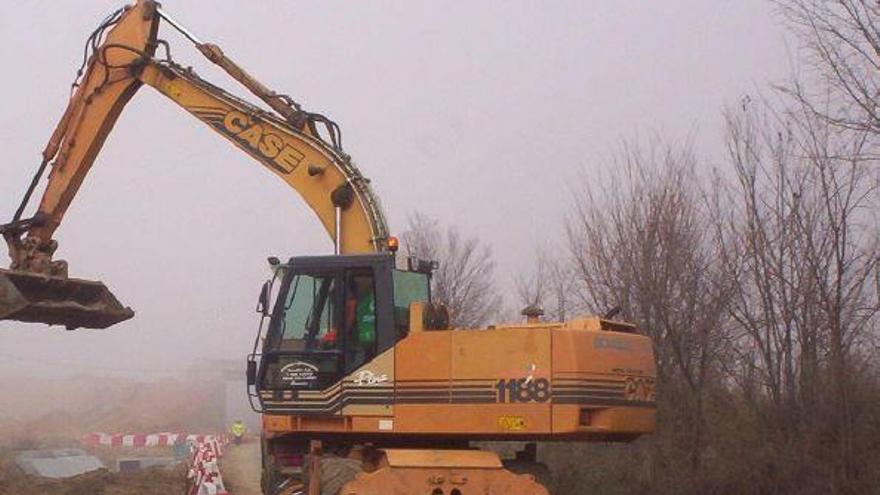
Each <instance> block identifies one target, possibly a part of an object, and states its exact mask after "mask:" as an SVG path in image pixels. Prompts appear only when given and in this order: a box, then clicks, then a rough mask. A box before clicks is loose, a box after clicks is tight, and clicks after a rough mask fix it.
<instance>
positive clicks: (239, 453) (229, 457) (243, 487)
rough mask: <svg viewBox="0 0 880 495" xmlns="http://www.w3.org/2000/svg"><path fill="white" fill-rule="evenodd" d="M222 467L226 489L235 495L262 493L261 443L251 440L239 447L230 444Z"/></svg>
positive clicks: (256, 494)
mask: <svg viewBox="0 0 880 495" xmlns="http://www.w3.org/2000/svg"><path fill="white" fill-rule="evenodd" d="M223 454H224V455H223V462H222V464H221V466H220V469H221V472H222V474H223V481H224V482H225V484H226V489H227V490H229V492H230V493H234V494H235V495H261V493H260V441H259V440H258V439H251V440H250V441H249V442H247V443H244V444H242V445H239V446H235V445H232V444H230V445H229V446H227V447H226V449H225V451H224V452H223Z"/></svg>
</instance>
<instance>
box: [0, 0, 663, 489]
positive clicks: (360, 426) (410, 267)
mask: <svg viewBox="0 0 880 495" xmlns="http://www.w3.org/2000/svg"><path fill="white" fill-rule="evenodd" d="M162 22H165V23H167V24H168V25H170V26H171V27H173V28H175V29H176V30H178V31H180V32H181V33H182V34H183V35H184V36H185V37H186V38H187V39H189V40H190V41H192V42H193V43H194V44H195V45H196V47H197V48H198V49H199V51H200V52H201V53H203V54H204V55H205V56H206V57H207V58H208V59H209V60H211V61H212V62H213V63H215V64H217V65H218V66H220V67H221V68H223V69H224V70H225V71H226V72H227V73H228V74H229V75H230V76H231V77H233V78H234V79H235V80H236V81H238V82H239V83H241V84H242V85H244V86H245V87H246V88H247V89H248V90H250V91H251V92H252V93H253V94H254V95H256V96H257V97H258V98H259V99H260V100H262V102H263V103H265V104H266V105H267V106H268V108H270V109H271V110H264V109H262V108H260V107H258V106H255V105H253V104H250V103H248V102H246V101H244V100H242V99H240V98H238V97H236V96H233V95H232V94H230V93H228V92H226V91H225V90H223V89H221V88H219V87H217V86H214V85H212V84H210V83H209V82H207V81H205V80H203V79H202V78H200V77H199V76H198V75H196V73H195V72H193V71H192V70H191V69H188V68H184V67H182V66H180V65H178V64H177V63H175V62H174V61H173V60H172V58H171V56H170V49H169V46H168V43H167V42H165V41H164V40H162V39H160V38H159V37H158V32H159V25H160V23H162ZM86 46H87V50H88V51H89V56H88V57H87V59H86V61H85V63H84V65H83V67H82V68H81V70H80V74H79V76H78V77H77V79H76V81H75V83H74V85H75V90H74V92H73V95H72V97H71V100H70V102H69V104H68V107H67V109H66V111H65V112H64V114H63V117H62V118H61V121H60V122H59V124H58V126H57V127H56V129H55V131H54V132H53V134H52V136H51V138H50V140H49V143H48V144H47V146H46V148H45V150H44V151H43V159H42V163H41V164H40V167H39V168H38V171H37V174H36V175H35V177H34V179H33V181H32V183H31V184H30V186H29V187H28V189H27V192H26V194H25V197H24V199H23V200H22V203H21V205H20V207H19V208H18V210H17V211H16V212H15V215H14V217H13V220H12V221H11V222H9V223H7V224H5V225H2V226H0V232H2V234H3V236H4V239H5V240H6V242H7V245H8V246H9V253H10V257H11V259H12V263H11V266H10V269H9V270H0V319H4V320H14V321H21V322H35V323H45V324H50V325H64V326H66V327H67V328H68V329H75V328H80V327H84V328H106V327H108V326H111V325H113V324H115V323H118V322H120V321H123V320H125V319H128V318H131V317H132V316H133V315H134V313H133V312H132V311H131V309H129V308H127V307H124V306H123V305H122V304H120V302H119V301H118V299H117V298H116V297H114V296H113V294H112V293H111V292H110V291H109V290H108V289H107V288H106V286H104V285H103V284H102V283H100V282H93V281H86V280H77V279H73V278H69V277H68V274H67V265H66V263H64V262H63V261H59V260H54V259H53V254H54V252H55V250H56V248H57V243H56V241H54V240H53V239H52V235H53V233H54V231H55V229H56V228H57V227H58V226H59V225H60V223H61V220H62V218H63V216H64V213H65V211H66V210H67V208H68V206H69V205H70V203H71V201H72V200H73V198H74V196H75V195H76V192H77V190H78V188H79V186H80V185H81V184H82V182H83V180H84V179H85V177H86V175H87V173H88V171H89V169H90V168H91V165H92V163H93V162H94V160H95V157H96V156H97V154H98V153H99V151H100V150H101V147H102V145H103V142H104V140H105V139H106V137H107V135H108V134H109V132H110V131H111V129H112V127H113V124H114V123H115V121H116V119H117V117H118V116H119V114H120V112H121V111H122V109H123V107H124V106H125V104H126V103H127V102H128V101H129V99H130V98H131V97H132V96H133V95H134V94H135V92H136V91H137V90H138V89H139V88H140V87H141V86H142V85H143V84H146V85H148V86H151V87H153V88H155V89H157V90H158V91H159V92H161V93H162V94H164V95H166V96H167V97H168V98H169V99H171V101H173V102H174V103H176V104H177V105H179V106H180V107H181V108H183V109H184V110H186V111H187V112H189V113H190V114H192V115H193V116H194V117H196V118H197V119H198V120H200V121H202V122H204V123H205V124H207V125H208V126H210V127H211V128H212V129H213V130H215V131H217V132H219V133H220V134H222V135H223V136H225V137H226V138H227V139H229V140H230V141H231V142H232V143H233V144H234V145H235V146H237V147H238V148H239V149H241V150H242V151H244V152H245V153H247V154H248V155H250V156H251V157H252V158H254V159H255V160H256V161H257V162H259V163H260V164H262V165H263V166H264V167H265V168H267V169H268V170H269V171H271V172H272V173H274V174H275V175H277V176H278V177H280V178H281V179H282V180H284V181H285V182H287V183H288V184H289V185H290V186H291V187H292V188H293V189H294V190H295V191H297V192H298V193H299V195H300V196H301V197H302V198H303V199H304V200H305V202H306V203H307V204H308V205H309V206H310V207H311V208H312V209H313V210H314V212H315V213H316V214H317V215H318V218H319V219H320V221H321V223H322V224H323V226H324V228H325V229H326V230H327V232H328V233H329V234H330V237H331V238H332V239H333V242H334V245H335V253H334V254H332V255H324V256H298V257H293V258H291V259H289V260H288V261H286V262H281V261H280V260H278V259H277V258H270V260H269V261H270V264H271V265H272V266H273V273H274V275H273V277H272V279H271V280H269V281H267V282H266V283H265V284H264V285H263V287H262V289H261V291H260V295H259V299H258V311H259V312H260V313H261V315H262V318H261V323H260V328H259V331H258V335H257V338H256V339H255V344H254V351H253V353H251V354H250V356H249V358H248V362H247V383H248V395H249V397H250V398H251V403H252V405H253V406H254V408H255V409H257V410H258V411H260V412H261V413H262V414H263V416H262V417H263V427H262V435H261V437H262V439H261V441H262V466H263V467H262V489H263V493H265V494H270V495H278V494H293V493H298V492H302V493H308V494H309V495H318V494H322V495H335V494H340V495H378V494H383V495H385V494H425V495H471V494H485V495H489V494H493V495H495V494H498V495H500V494H504V495H520V494H522V495H541V494H546V493H548V489H547V485H548V484H549V482H547V481H546V475H547V468H546V466H544V465H542V464H541V463H540V462H539V461H538V459H537V456H536V450H537V449H536V443H535V442H538V441H565V442H584V441H630V440H633V439H635V438H637V437H639V436H641V435H643V434H647V433H650V432H652V431H653V429H654V422H655V409H656V402H655V376H656V372H655V366H654V356H653V347H652V344H651V342H650V340H649V339H648V338H646V337H645V336H643V335H640V334H639V333H638V332H637V331H636V329H635V327H633V326H632V325H630V324H627V323H624V322H620V321H616V320H613V319H611V318H599V317H583V318H576V319H572V320H570V321H566V322H559V323H548V322H542V321H541V320H540V312H539V311H527V312H525V315H526V316H527V319H526V321H525V322H523V323H520V324H514V325H508V326H491V327H488V328H485V329H451V328H449V318H448V314H447V312H446V310H445V309H444V308H443V307H442V305H440V304H436V303H434V302H432V299H431V290H430V277H431V273H432V270H433V269H435V268H436V263H435V262H433V261H429V260H419V259H416V258H414V257H408V258H406V259H398V257H397V255H396V251H397V241H396V239H395V238H394V237H391V236H390V235H389V232H388V227H387V225H386V222H385V218H384V216H383V213H382V209H381V206H380V204H379V201H378V199H377V198H376V196H375V194H374V193H373V191H372V190H371V188H370V185H369V181H368V180H367V179H366V178H365V177H364V176H363V175H362V174H361V173H360V171H359V170H358V169H357V168H356V167H355V165H354V164H353V163H352V161H351V159H350V157H349V156H348V155H347V154H346V153H345V152H344V151H343V150H342V143H341V134H340V130H339V127H338V126H337V125H336V124H335V123H334V122H333V121H332V120H330V119H328V118H327V117H325V116H323V115H320V114H316V113H311V112H308V111H306V110H303V109H302V108H301V107H300V106H299V105H298V104H297V103H295V102H294V101H293V100H292V99H291V98H289V97H288V96H285V95H282V94H277V93H275V92H273V91H272V90H270V89H269V88H267V87H266V86H264V85H263V84H261V83H260V82H258V81H257V80H256V79H254V78H253V77H251V76H250V75H249V74H247V73H246V72H245V71H244V70H243V69H242V68H241V67H239V66H238V65H237V64H236V63H234V62H233V61H232V60H231V59H230V58H229V57H227V56H226V55H224V53H223V52H222V50H221V49H220V48H219V47H217V46H216V45H213V44H209V43H204V42H202V41H200V40H199V39H198V38H197V37H196V36H195V35H194V34H193V33H191V32H190V31H188V30H187V29H186V28H184V27H183V26H182V25H181V24H180V23H178V22H176V21H175V20H174V19H173V18H171V17H170V16H169V15H168V14H167V13H166V12H165V11H164V10H163V9H162V7H161V6H160V5H159V4H158V3H157V2H154V1H150V0H139V1H137V2H136V3H135V4H134V5H130V6H126V7H124V8H122V9H119V10H118V11H116V12H114V13H113V14H112V15H110V16H109V17H108V18H106V19H105V20H104V21H103V22H102V23H101V24H100V25H99V26H98V28H97V29H96V30H95V31H94V32H93V33H92V35H91V36H90V37H89V39H88V42H87V45H86ZM157 54H159V55H157ZM47 169H50V170H49V175H48V181H47V185H46V187H45V190H44V191H43V194H42V199H41V201H40V204H39V207H38V208H37V211H36V213H35V214H34V215H32V216H30V217H27V218H24V216H23V215H24V211H25V209H27V206H28V204H29V201H30V198H31V196H32V195H33V193H34V191H35V190H36V189H37V187H38V186H39V184H40V182H41V179H42V177H43V176H44V174H45V171H46V170H47ZM531 309H533V310H534V309H535V308H531ZM479 441H492V442H498V441H500V442H517V445H522V446H523V447H522V449H521V450H519V451H518V452H516V454H515V457H514V458H512V459H504V460H502V459H501V458H500V457H499V455H498V454H496V453H495V452H491V451H486V450H480V449H478V448H475V447H474V446H473V442H479ZM584 469H589V467H588V466H584Z"/></svg>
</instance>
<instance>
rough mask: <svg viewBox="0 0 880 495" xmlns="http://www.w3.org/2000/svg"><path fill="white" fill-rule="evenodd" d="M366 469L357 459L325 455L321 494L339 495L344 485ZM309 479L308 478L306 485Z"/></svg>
mask: <svg viewBox="0 0 880 495" xmlns="http://www.w3.org/2000/svg"><path fill="white" fill-rule="evenodd" d="M363 471H364V468H363V463H362V462H361V461H360V460H357V459H349V458H346V457H337V456H334V455H324V456H322V457H321V481H320V483H321V495H338V494H339V493H340V490H341V489H342V487H343V486H344V485H345V484H346V483H348V482H349V481H351V480H353V479H355V477H356V476H357V475H358V474H360V473H362V472H363ZM308 484H309V480H308V479H306V486H308Z"/></svg>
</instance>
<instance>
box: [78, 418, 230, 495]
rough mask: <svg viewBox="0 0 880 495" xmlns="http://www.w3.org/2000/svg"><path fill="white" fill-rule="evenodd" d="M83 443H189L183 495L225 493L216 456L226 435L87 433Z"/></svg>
mask: <svg viewBox="0 0 880 495" xmlns="http://www.w3.org/2000/svg"><path fill="white" fill-rule="evenodd" d="M84 442H85V443H86V444H88V445H91V446H98V445H103V446H107V447H165V446H172V445H178V444H183V443H185V444H187V445H189V452H190V454H189V459H188V462H187V465H188V470H187V479H189V481H190V483H191V484H190V486H189V489H188V490H187V495H229V492H227V491H226V487H225V486H224V484H223V477H222V476H221V475H220V465H219V459H220V457H222V456H223V446H224V445H226V444H227V443H229V438H228V437H227V436H226V435H197V434H187V433H151V434H146V433H133V434H107V433H89V434H88V435H86V437H85V439H84Z"/></svg>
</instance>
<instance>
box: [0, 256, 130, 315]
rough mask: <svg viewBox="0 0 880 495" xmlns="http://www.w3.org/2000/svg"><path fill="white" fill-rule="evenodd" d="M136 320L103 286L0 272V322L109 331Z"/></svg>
mask: <svg viewBox="0 0 880 495" xmlns="http://www.w3.org/2000/svg"><path fill="white" fill-rule="evenodd" d="M132 316H134V311H132V310H131V308H128V307H123V306H122V304H120V303H119V300H117V299H116V297H115V296H113V294H112V293H111V292H110V289H108V288H107V286H105V285H104V284H103V283H101V282H93V281H91V280H79V279H74V278H59V277H48V276H45V275H39V274H34V273H27V272H20V271H11V270H3V269H0V320H14V321H24V322H30V323H45V324H47V325H64V326H65V327H66V328H67V329H68V330H75V329H77V328H107V327H109V326H111V325H114V324H116V323H119V322H120V321H125V320H127V319H129V318H131V317H132Z"/></svg>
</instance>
